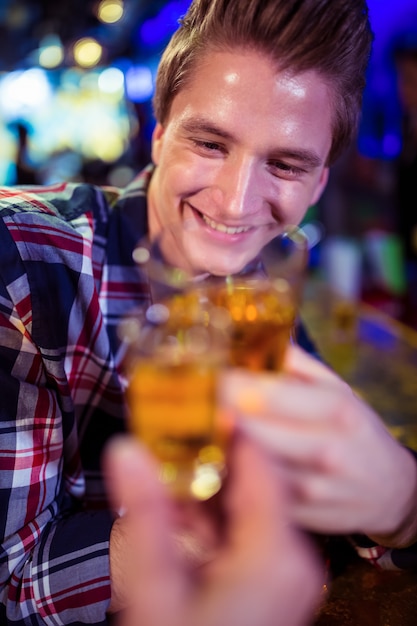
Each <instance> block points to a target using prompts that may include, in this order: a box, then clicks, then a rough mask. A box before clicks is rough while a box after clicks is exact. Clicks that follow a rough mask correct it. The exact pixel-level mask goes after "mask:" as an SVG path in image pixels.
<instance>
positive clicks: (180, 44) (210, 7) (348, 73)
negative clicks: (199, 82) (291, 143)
mask: <svg viewBox="0 0 417 626" xmlns="http://www.w3.org/2000/svg"><path fill="white" fill-rule="evenodd" d="M372 40H373V35H372V32H371V28H370V24H369V18H368V7H367V4H366V1H365V0H194V1H193V2H192V3H191V5H190V7H189V9H188V11H187V13H186V15H185V16H184V17H183V18H182V19H181V20H180V27H179V28H178V30H177V31H176V32H175V33H174V35H173V36H172V38H171V41H170V42H169V43H168V46H167V47H166V49H165V51H164V53H163V55H162V58H161V61H160V64H159V68H158V73H157V79H156V89H155V96H154V101H153V104H154V112H155V117H156V119H157V120H158V121H159V122H161V123H162V124H163V123H164V122H165V121H166V119H167V117H168V115H169V111H170V108H171V104H172V101H173V99H174V97H175V95H176V94H177V93H178V92H179V91H181V90H182V89H184V87H185V86H186V85H187V81H189V80H190V78H192V76H193V69H194V67H195V66H196V63H197V62H198V60H199V59H200V58H201V57H202V56H203V55H204V54H205V53H206V52H207V51H208V50H213V49H217V50H230V49H234V48H252V49H254V50H257V51H259V52H261V53H263V54H266V55H267V56H268V57H270V58H271V60H272V61H273V62H274V63H276V64H277V67H278V68H280V69H288V70H290V71H293V72H294V73H299V72H303V71H307V70H315V71H317V72H318V73H319V74H320V75H321V76H322V77H323V78H324V80H325V81H326V82H327V84H328V85H329V86H330V87H331V88H332V90H333V93H334V109H335V111H334V120H333V141H332V146H331V149H330V153H329V156H328V163H329V164H331V163H333V162H334V161H335V160H336V159H337V157H338V156H339V155H340V154H341V153H342V152H343V150H344V149H345V148H347V146H348V145H349V144H350V142H351V141H352V139H353V137H354V136H355V134H356V132H357V128H358V123H359V118H360V114H361V109H362V94H363V89H364V87H365V80H366V79H365V76H366V68H367V65H368V61H369V56H370V52H371V46H372Z"/></svg>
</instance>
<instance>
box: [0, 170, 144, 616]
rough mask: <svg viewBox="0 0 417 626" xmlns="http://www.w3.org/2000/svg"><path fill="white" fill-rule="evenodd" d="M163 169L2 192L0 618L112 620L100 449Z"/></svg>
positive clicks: (120, 408) (107, 432)
mask: <svg viewBox="0 0 417 626" xmlns="http://www.w3.org/2000/svg"><path fill="white" fill-rule="evenodd" d="M150 175H151V169H150V168H147V169H146V170H145V171H144V172H143V173H142V174H141V175H140V176H139V177H137V178H136V179H135V181H133V182H132V183H131V184H130V185H129V187H128V188H127V189H126V190H124V191H123V192H120V191H119V190H116V189H111V188H108V189H99V188H97V187H94V186H91V185H86V184H74V183H69V184H59V185H53V186H50V187H43V188H39V187H37V188H33V189H31V188H24V189H23V190H22V189H20V190H18V189H14V188H4V189H1V190H0V218H1V219H0V241H1V244H0V418H1V419H0V450H1V452H0V476H1V480H0V525H1V530H0V537H1V552H0V599H1V607H0V623H1V624H5V623H6V622H7V620H8V621H10V623H12V622H13V624H15V625H16V624H31V625H33V624H48V625H58V624H73V623H88V624H104V623H106V616H105V614H106V609H107V607H108V604H109V600H110V578H109V556H108V550H109V536H110V529H111V525H112V522H113V515H112V514H111V513H110V511H109V510H107V509H106V508H105V505H106V499H105V491H104V487H103V481H102V474H101V471H100V457H101V451H102V448H103V446H104V444H105V442H106V441H107V440H108V439H109V437H110V436H112V435H113V434H115V433H117V432H120V431H122V430H123V428H124V402H123V386H122V382H121V380H122V379H121V377H120V376H119V373H118V365H119V364H118V363H117V354H118V348H119V346H118V338H117V332H116V329H117V325H118V323H119V321H120V319H121V316H123V315H124V314H126V312H127V311H128V310H129V309H131V308H133V307H135V306H138V305H140V304H143V303H144V302H147V301H148V286H147V283H146V279H143V277H141V275H140V274H139V272H138V270H137V268H136V267H135V265H134V262H133V260H132V250H133V248H134V246H135V244H136V243H137V241H138V240H139V239H140V238H141V237H142V236H143V235H144V234H145V233H146V231H147V218H146V195H145V194H146V188H147V183H148V180H149V178H150ZM6 615H7V617H6Z"/></svg>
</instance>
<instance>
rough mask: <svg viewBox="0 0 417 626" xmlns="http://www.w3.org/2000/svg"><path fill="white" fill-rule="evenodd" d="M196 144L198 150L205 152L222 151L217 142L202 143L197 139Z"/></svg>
mask: <svg viewBox="0 0 417 626" xmlns="http://www.w3.org/2000/svg"><path fill="white" fill-rule="evenodd" d="M194 143H195V145H196V146H197V147H198V148H203V149H204V150H209V151H213V150H221V146H220V144H219V143H216V142H215V141H201V140H199V139H195V140H194Z"/></svg>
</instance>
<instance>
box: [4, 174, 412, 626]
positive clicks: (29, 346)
mask: <svg viewBox="0 0 417 626" xmlns="http://www.w3.org/2000/svg"><path fill="white" fill-rule="evenodd" d="M151 174H152V168H151V167H148V168H146V169H145V170H144V172H142V174H141V175H140V176H138V177H137V178H136V179H135V180H134V181H133V182H132V183H131V184H130V185H129V186H128V187H127V189H125V190H124V191H119V190H116V189H112V188H104V189H101V188H98V187H94V186H91V185H86V184H74V183H67V184H59V185H53V186H50V187H42V188H41V187H36V188H32V189H31V188H25V189H20V190H18V189H14V188H4V189H0V242H1V244H0V525H1V531H0V537H1V551H0V623H1V624H2V625H3V624H7V623H8V624H10V625H11V624H13V625H14V626H20V625H23V624H30V625H31V626H34V625H35V624H39V625H40V624H42V625H48V626H57V625H61V624H95V625H98V624H105V623H106V610H107V607H108V605H109V600H110V576H109V537H110V530H111V526H112V523H113V519H114V517H113V514H112V513H111V512H110V510H109V509H108V508H106V505H107V503H106V496H105V490H104V485H103V480H102V473H101V469H100V458H101V453H102V450H103V446H104V445H105V444H106V442H107V440H108V439H109V438H110V437H111V436H112V435H114V434H115V433H118V432H121V431H123V430H124V423H125V409H124V395H123V382H122V380H123V379H122V376H121V375H120V363H118V356H117V355H118V354H119V353H120V350H119V348H120V345H119V340H118V337H117V326H118V324H119V322H120V320H121V318H122V317H123V316H124V315H125V314H126V313H127V312H128V311H129V310H131V309H132V308H134V307H137V306H141V305H145V304H146V303H148V302H149V295H148V292H149V289H148V283H147V280H146V276H144V275H142V274H140V273H139V271H138V269H137V267H136V266H135V264H134V261H133V259H132V251H133V249H134V247H135V245H136V244H137V242H138V241H139V240H140V239H141V237H142V236H143V235H144V234H145V233H146V232H147V208H146V189H147V186H148V182H149V179H150V176H151ZM298 340H299V343H300V344H301V345H303V347H305V348H307V349H310V348H311V346H309V345H308V338H307V337H306V335H305V334H304V332H303V329H302V327H300V328H299V337H298ZM310 351H311V350H310ZM368 545H369V544H368ZM392 552H395V551H392ZM396 552H397V553H398V554H399V553H400V552H401V551H396ZM361 554H362V556H364V557H365V558H370V559H371V560H373V561H374V562H379V563H384V566H388V565H389V566H391V565H392V558H391V552H390V551H387V550H384V549H382V548H379V547H369V548H367V549H363V550H362V551H361ZM413 556H414V562H415V560H416V559H415V556H416V552H415V551H414V555H413ZM411 560H412V561H413V557H412V558H411ZM397 566H398V561H397Z"/></svg>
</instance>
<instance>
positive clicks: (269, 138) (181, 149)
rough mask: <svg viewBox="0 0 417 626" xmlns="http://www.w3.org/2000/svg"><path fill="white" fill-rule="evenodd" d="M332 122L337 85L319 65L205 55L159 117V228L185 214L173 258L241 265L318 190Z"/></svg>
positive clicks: (153, 190) (155, 198) (154, 184)
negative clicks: (295, 69) (304, 67)
mask: <svg viewBox="0 0 417 626" xmlns="http://www.w3.org/2000/svg"><path fill="white" fill-rule="evenodd" d="M331 128H332V103H331V93H330V91H329V88H328V87H327V85H326V83H325V82H324V80H323V79H322V78H321V77H320V76H319V75H318V74H316V73H315V72H313V71H308V72H305V73H302V74H298V75H296V76H291V75H289V74H288V73H287V72H277V71H276V68H275V67H274V65H273V64H272V63H271V61H270V60H269V59H268V58H267V57H265V56H262V55H260V54H259V53H257V52H254V51H246V50H236V51H233V52H211V53H210V54H208V55H206V56H205V57H204V58H203V59H202V60H201V61H200V62H199V64H198V66H197V67H196V68H195V71H194V75H193V79H192V80H191V82H190V83H188V84H187V85H186V86H185V87H184V89H183V90H182V91H180V92H179V93H178V94H177V95H176V96H175V98H174V100H173V103H172V107H171V110H170V114H169V117H168V120H167V121H166V123H164V125H163V126H162V125H161V124H160V123H158V124H157V125H156V127H155V131H154V135H153V145H152V158H153V161H154V163H155V165H156V166H157V167H156V170H155V173H154V175H153V178H152V181H151V186H150V189H149V194H148V202H149V225H150V234H151V237H155V236H157V234H158V233H159V232H160V231H161V229H162V228H163V227H164V226H166V225H169V224H171V223H177V224H178V223H179V225H180V228H179V229H178V230H176V232H175V238H176V250H177V251H178V252H177V258H175V259H171V260H173V261H175V262H176V263H177V264H179V265H184V260H185V261H186V263H185V264H186V265H191V267H192V268H193V270H194V271H195V272H204V271H209V272H211V273H214V274H220V275H224V274H229V273H234V272H236V271H239V270H240V269H241V268H242V267H243V266H244V265H245V264H246V263H247V262H248V261H250V260H251V259H252V258H253V256H255V255H256V253H257V252H258V251H259V250H260V248H261V247H262V245H263V244H264V243H266V242H267V241H269V240H270V239H271V237H272V236H273V235H274V234H275V233H277V232H280V231H281V230H282V229H283V227H284V226H285V225H287V224H297V223H299V222H300V220H301V219H302V218H303V216H304V214H305V212H306V211H307V209H308V207H309V206H310V205H311V204H314V203H315V202H316V201H317V200H318V198H319V197H320V195H321V193H322V191H323V189H324V186H325V184H326V182H327V178H328V169H327V167H326V159H327V156H328V153H329V149H330V145H331V139H332V135H331Z"/></svg>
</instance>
